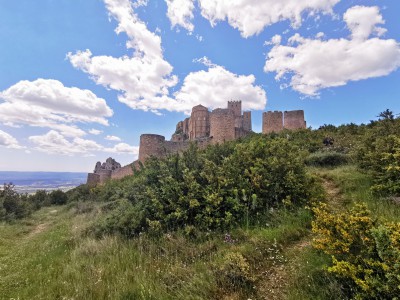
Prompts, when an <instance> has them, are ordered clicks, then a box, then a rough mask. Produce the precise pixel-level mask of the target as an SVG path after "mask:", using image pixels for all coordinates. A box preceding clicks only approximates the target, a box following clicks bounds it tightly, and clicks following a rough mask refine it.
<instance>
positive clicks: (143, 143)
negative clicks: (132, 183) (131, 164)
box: [139, 134, 166, 163]
mask: <svg viewBox="0 0 400 300" xmlns="http://www.w3.org/2000/svg"><path fill="white" fill-rule="evenodd" d="M165 154H166V149H165V137H163V136H162V135H158V134H142V135H141V136H140V147H139V160H140V161H141V162H142V163H143V162H144V161H145V160H146V159H147V158H149V157H150V156H156V157H163V156H165Z"/></svg>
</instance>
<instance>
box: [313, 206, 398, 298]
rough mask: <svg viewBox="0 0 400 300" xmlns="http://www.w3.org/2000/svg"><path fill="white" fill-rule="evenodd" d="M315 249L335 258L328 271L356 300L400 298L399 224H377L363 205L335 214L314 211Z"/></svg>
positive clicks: (325, 211) (324, 207)
mask: <svg viewBox="0 0 400 300" xmlns="http://www.w3.org/2000/svg"><path fill="white" fill-rule="evenodd" d="M313 210H314V213H315V220H314V221H313V223H312V230H313V232H314V233H315V238H314V241H313V246H314V247H315V248H316V249H319V250H321V251H323V252H324V253H326V254H329V255H331V256H332V265H331V266H330V267H328V269H327V270H328V272H330V273H332V274H334V275H335V276H337V277H338V278H339V279H340V280H341V282H342V283H343V288H344V289H345V290H346V291H347V293H348V294H349V296H350V297H353V298H354V299H400V298H399V297H400V223H384V224H378V223H377V222H376V221H375V220H373V218H372V217H371V214H370V211H369V210H368V209H367V207H366V206H365V205H364V204H358V205H356V206H355V207H353V208H352V209H351V210H350V211H348V212H343V213H336V214H333V213H332V212H329V211H328V209H327V207H326V206H325V205H322V206H319V207H316V208H314V209H313Z"/></svg>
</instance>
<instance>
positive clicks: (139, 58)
mask: <svg viewBox="0 0 400 300" xmlns="http://www.w3.org/2000/svg"><path fill="white" fill-rule="evenodd" d="M105 4H106V7H107V9H108V11H109V14H110V16H111V17H113V18H114V19H115V20H117V22H118V26H117V28H116V33H117V34H119V33H122V32H125V33H126V34H127V36H128V41H127V43H126V46H127V48H128V49H133V50H134V53H133V55H132V56H123V57H112V56H93V54H92V52H91V51H90V50H86V51H78V52H76V53H75V54H73V53H68V54H67V58H68V59H69V60H70V62H71V64H72V65H73V66H74V67H75V68H77V69H80V70H82V71H84V72H86V73H88V74H89V75H90V76H91V78H92V79H93V80H94V81H95V82H96V83H97V84H101V85H103V86H105V87H108V88H110V89H113V90H116V91H119V92H120V95H119V97H118V99H119V101H121V102H122V103H125V104H127V105H128V106H129V107H131V108H133V109H141V110H145V111H147V110H151V111H157V110H158V109H165V108H168V107H170V104H171V103H173V102H174V100H173V99H170V98H169V97H168V94H169V90H168V89H169V88H171V87H173V86H175V85H176V84H177V82H178V79H177V77H176V76H174V75H172V74H171V73H172V70H173V68H172V66H171V65H170V64H169V63H168V62H167V61H166V60H164V58H163V53H162V48H161V38H160V36H158V35H157V34H155V33H153V32H151V31H149V30H148V29H147V27H146V24H145V23H144V22H143V21H141V20H140V19H139V18H138V16H137V15H136V14H135V12H134V9H133V7H132V4H131V2H130V1H129V0H105Z"/></svg>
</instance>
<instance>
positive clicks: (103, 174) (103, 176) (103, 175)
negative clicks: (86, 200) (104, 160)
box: [98, 169, 112, 184]
mask: <svg viewBox="0 0 400 300" xmlns="http://www.w3.org/2000/svg"><path fill="white" fill-rule="evenodd" d="M111 173H112V171H111V170H104V169H101V170H99V171H98V175H99V177H100V180H99V183H100V184H104V183H105V182H106V181H107V180H110V179H111Z"/></svg>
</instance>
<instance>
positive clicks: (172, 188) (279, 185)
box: [94, 135, 317, 235]
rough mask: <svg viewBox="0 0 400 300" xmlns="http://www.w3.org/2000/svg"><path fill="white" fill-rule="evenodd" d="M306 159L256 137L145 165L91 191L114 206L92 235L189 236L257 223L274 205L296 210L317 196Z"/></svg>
mask: <svg viewBox="0 0 400 300" xmlns="http://www.w3.org/2000/svg"><path fill="white" fill-rule="evenodd" d="M304 157H305V152H303V151H301V150H300V148H299V147H298V146H297V145H295V144H293V143H291V142H290V141H288V140H287V139H285V138H281V137H265V136H261V135H254V136H253V137H251V138H248V139H246V140H245V141H241V142H230V143H224V144H223V145H216V146H210V147H208V148H207V149H206V150H199V149H198V148H197V147H196V146H195V145H194V144H193V145H192V146H191V147H190V149H189V150H188V151H186V152H184V153H183V154H182V155H173V156H170V157H168V158H167V159H157V158H152V159H149V160H148V161H146V166H145V167H144V168H143V169H142V170H140V171H138V172H136V174H135V175H134V176H132V177H130V178H127V179H125V180H123V181H118V182H116V181H111V182H109V183H108V184H106V185H105V186H103V187H100V188H97V189H96V191H94V193H95V194H96V195H97V197H98V199H100V200H103V201H110V200H111V201H112V200H118V205H116V206H115V207H113V208H112V209H111V212H110V216H111V215H112V216H113V217H110V218H105V219H104V218H103V219H102V220H101V221H100V223H101V224H100V225H101V226H97V225H99V224H96V225H95V227H96V226H97V229H96V231H97V232H98V230H99V229H98V228H103V229H104V232H107V233H109V232H110V231H113V230H114V231H117V232H121V233H123V234H125V235H126V234H127V235H134V234H137V233H139V232H142V231H146V232H152V233H155V234H156V233H160V232H165V231H171V230H172V231H173V230H180V229H182V230H184V231H185V232H189V233H190V232H192V231H193V230H191V229H192V228H196V229H198V230H222V229H228V228H231V227H232V226H235V225H237V224H247V225H251V224H255V223H256V222H257V221H258V220H260V218H263V217H265V215H266V214H268V211H269V209H270V208H271V207H276V206H279V205H282V204H283V203H285V204H286V205H288V206H290V205H293V206H294V207H295V206H297V205H301V204H304V203H306V202H307V201H309V200H311V198H313V197H314V195H315V194H316V190H317V189H316V186H317V185H316V183H315V179H314V178H313V177H311V176H310V175H308V174H307V173H306V169H305V165H304ZM122 200H126V201H122ZM129 220H131V221H129Z"/></svg>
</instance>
